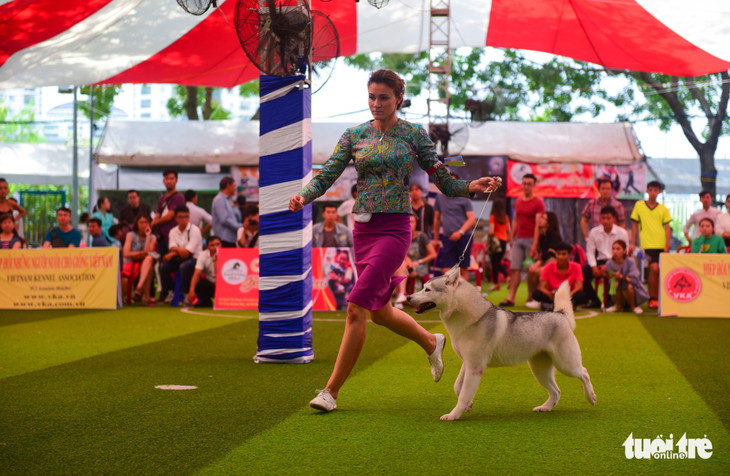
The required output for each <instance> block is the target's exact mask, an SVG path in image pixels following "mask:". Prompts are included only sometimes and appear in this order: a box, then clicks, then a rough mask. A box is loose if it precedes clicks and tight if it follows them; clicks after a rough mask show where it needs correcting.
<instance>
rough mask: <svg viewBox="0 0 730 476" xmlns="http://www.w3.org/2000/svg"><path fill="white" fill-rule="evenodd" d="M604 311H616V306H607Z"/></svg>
mask: <svg viewBox="0 0 730 476" xmlns="http://www.w3.org/2000/svg"><path fill="white" fill-rule="evenodd" d="M606 312H616V306H611V307H607V308H606Z"/></svg>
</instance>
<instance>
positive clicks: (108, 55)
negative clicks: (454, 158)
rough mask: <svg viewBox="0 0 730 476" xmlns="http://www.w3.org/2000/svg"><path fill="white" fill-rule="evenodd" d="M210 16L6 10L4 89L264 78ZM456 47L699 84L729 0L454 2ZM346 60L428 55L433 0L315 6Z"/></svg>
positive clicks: (31, 7)
mask: <svg viewBox="0 0 730 476" xmlns="http://www.w3.org/2000/svg"><path fill="white" fill-rule="evenodd" d="M218 3H219V6H218V7H217V8H211V9H209V10H208V12H207V13H205V14H204V15H201V16H193V15H190V14H188V13H186V12H185V11H183V10H182V9H181V8H180V7H179V6H178V5H177V2H175V1H174V0H62V1H61V0H0V88H3V89H8V88H33V87H38V86H53V85H59V86H66V85H82V84H121V83H176V84H186V85H197V86H214V87H227V88H230V87H233V86H235V85H238V84H241V83H245V82H247V81H250V80H252V79H256V78H257V77H258V75H259V71H258V70H257V69H256V68H255V67H253V66H252V65H251V63H250V61H249V60H248V58H247V57H246V55H245V54H244V52H243V51H242V49H241V46H240V44H239V41H238V37H237V35H236V31H235V28H234V26H233V18H234V14H235V8H236V4H237V1H236V0H219V2H218ZM450 3H451V21H452V29H451V30H452V35H451V44H452V46H453V47H454V48H458V47H461V46H470V47H483V46H494V47H504V48H522V49H527V50H534V51H543V52H547V53H554V54H558V55H563V56H568V57H572V58H576V59H578V60H583V61H589V62H593V63H596V64H600V65H602V66H604V67H606V68H613V69H631V70H636V71H647V72H659V73H665V74H671V75H678V76H680V75H681V76H697V75H702V74H707V73H714V72H719V71H724V70H728V69H729V68H730V28H727V25H729V24H730V1H727V0H694V1H692V2H688V1H686V0H620V1H618V0H450ZM311 6H312V9H313V10H319V11H321V12H323V13H325V14H326V15H329V17H330V18H331V20H332V21H333V23H334V24H335V27H336V28H337V30H338V32H339V36H340V54H341V55H342V56H349V55H352V54H355V53H369V52H384V53H417V52H420V51H424V50H426V49H428V38H429V21H430V18H429V15H430V10H429V8H430V0H397V1H391V2H390V3H389V5H388V6H387V7H385V8H382V9H380V10H378V9H376V8H373V7H372V6H370V5H369V4H368V2H367V1H364V0H363V1H360V2H359V3H356V2H355V0H311Z"/></svg>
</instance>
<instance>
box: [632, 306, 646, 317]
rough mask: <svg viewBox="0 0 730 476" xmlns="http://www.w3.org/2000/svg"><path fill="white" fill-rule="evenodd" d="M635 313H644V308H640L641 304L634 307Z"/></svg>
mask: <svg viewBox="0 0 730 476" xmlns="http://www.w3.org/2000/svg"><path fill="white" fill-rule="evenodd" d="M634 314H636V315H639V314H644V310H643V309H642V308H640V307H639V306H636V307H635V308H634Z"/></svg>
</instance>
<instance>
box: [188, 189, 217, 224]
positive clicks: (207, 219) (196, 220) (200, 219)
mask: <svg viewBox="0 0 730 476" xmlns="http://www.w3.org/2000/svg"><path fill="white" fill-rule="evenodd" d="M185 202H186V203H185V205H186V206H187V207H188V210H190V223H192V224H193V225H195V226H197V227H198V228H200V233H201V234H203V235H205V234H206V233H208V232H209V231H210V229H211V228H212V227H213V217H212V216H210V213H208V212H206V211H205V209H203V208H201V207H199V206H198V193H197V192H196V191H195V190H188V191H186V192H185ZM203 223H205V225H204V224H203Z"/></svg>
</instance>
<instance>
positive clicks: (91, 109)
mask: <svg viewBox="0 0 730 476" xmlns="http://www.w3.org/2000/svg"><path fill="white" fill-rule="evenodd" d="M93 198H94V86H89V215H91V210H92V204H93Z"/></svg>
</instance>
